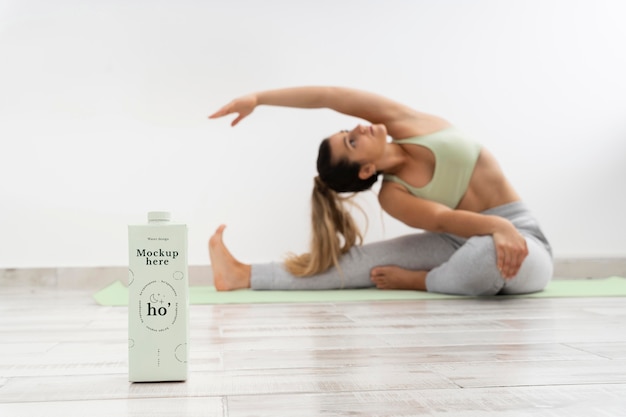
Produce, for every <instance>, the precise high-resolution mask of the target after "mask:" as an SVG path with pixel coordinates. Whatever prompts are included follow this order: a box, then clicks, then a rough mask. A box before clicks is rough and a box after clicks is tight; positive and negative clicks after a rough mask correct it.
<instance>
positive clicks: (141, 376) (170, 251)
mask: <svg viewBox="0 0 626 417" xmlns="http://www.w3.org/2000/svg"><path fill="white" fill-rule="evenodd" d="M128 249H129V271H128V365H129V366H128V379H129V381H131V382H149V381H153V382H156V381H185V380H186V379H187V356H188V351H189V350H188V349H189V343H188V341H189V313H188V310H189V296H188V289H189V280H188V267H187V226H186V225H184V224H176V223H171V222H170V214H169V213H168V212H150V213H148V223H147V224H139V225H129V226H128Z"/></svg>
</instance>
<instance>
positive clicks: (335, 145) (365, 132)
mask: <svg viewBox="0 0 626 417" xmlns="http://www.w3.org/2000/svg"><path fill="white" fill-rule="evenodd" d="M329 142H330V149H331V155H332V161H333V162H335V161H338V160H341V159H344V158H345V159H347V160H348V161H350V162H357V163H358V164H360V165H362V164H365V163H370V162H373V163H376V161H377V160H378V159H379V158H381V157H382V155H383V151H384V149H385V145H386V144H387V128H386V127H385V125H382V124H378V125H370V126H363V125H357V126H356V127H355V128H354V129H352V130H342V131H341V132H338V133H335V134H334V135H332V136H331V137H330V138H329Z"/></svg>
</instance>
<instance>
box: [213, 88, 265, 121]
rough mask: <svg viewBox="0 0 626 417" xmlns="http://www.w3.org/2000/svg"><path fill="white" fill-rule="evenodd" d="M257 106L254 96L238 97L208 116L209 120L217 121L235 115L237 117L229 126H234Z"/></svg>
mask: <svg viewBox="0 0 626 417" xmlns="http://www.w3.org/2000/svg"><path fill="white" fill-rule="evenodd" d="M257 104H258V99H257V97H256V95H254V94H249V95H247V96H243V97H239V98H236V99H234V100H233V101H231V102H230V103H228V104H226V105H225V106H223V107H222V108H221V109H219V110H218V111H216V112H215V113H213V114H212V115H210V116H209V119H217V118H218V117H223V116H226V115H229V114H232V113H237V114H238V116H237V118H236V119H235V120H233V121H232V122H231V126H235V125H236V124H237V123H239V122H240V121H241V120H242V119H244V118H245V117H247V116H248V115H249V114H250V113H252V111H253V110H254V108H255V107H256V106H257Z"/></svg>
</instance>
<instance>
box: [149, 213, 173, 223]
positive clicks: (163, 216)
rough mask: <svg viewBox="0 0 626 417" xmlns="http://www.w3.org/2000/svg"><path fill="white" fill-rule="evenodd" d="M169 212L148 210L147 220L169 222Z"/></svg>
mask: <svg viewBox="0 0 626 417" xmlns="http://www.w3.org/2000/svg"><path fill="white" fill-rule="evenodd" d="M170 217H171V216H170V212H169V211H150V212H148V221H149V222H169V221H170Z"/></svg>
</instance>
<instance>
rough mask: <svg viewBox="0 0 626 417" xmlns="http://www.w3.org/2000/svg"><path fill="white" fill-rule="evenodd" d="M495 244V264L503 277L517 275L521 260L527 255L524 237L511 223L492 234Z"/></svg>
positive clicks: (508, 277) (509, 277) (507, 277)
mask: <svg viewBox="0 0 626 417" xmlns="http://www.w3.org/2000/svg"><path fill="white" fill-rule="evenodd" d="M493 241H494V243H495V246H496V256H497V266H498V270H499V271H500V274H502V277H503V278H505V279H511V278H513V277H515V275H517V272H518V271H519V269H520V267H521V266H522V262H523V261H524V259H526V256H528V246H527V245H526V239H525V238H524V236H522V235H521V234H520V232H519V231H518V230H517V229H516V228H515V226H513V225H512V224H511V223H509V222H506V226H504V227H502V228H500V230H498V231H497V232H495V233H494V234H493Z"/></svg>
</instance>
